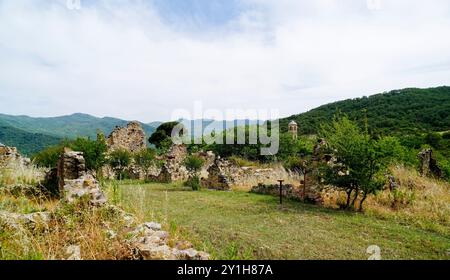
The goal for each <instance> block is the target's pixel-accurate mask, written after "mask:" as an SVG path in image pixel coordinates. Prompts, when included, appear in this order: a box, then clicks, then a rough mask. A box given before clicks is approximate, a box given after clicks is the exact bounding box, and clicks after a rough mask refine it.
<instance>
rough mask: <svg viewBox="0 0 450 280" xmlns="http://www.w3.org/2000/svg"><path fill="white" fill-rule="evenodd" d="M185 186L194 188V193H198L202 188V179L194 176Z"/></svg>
mask: <svg viewBox="0 0 450 280" xmlns="http://www.w3.org/2000/svg"><path fill="white" fill-rule="evenodd" d="M184 185H185V186H186V187H190V188H192V190H194V191H198V190H200V188H201V183H200V177H198V176H197V175H194V176H193V177H190V178H189V179H188V180H187V181H186V182H185V183H184Z"/></svg>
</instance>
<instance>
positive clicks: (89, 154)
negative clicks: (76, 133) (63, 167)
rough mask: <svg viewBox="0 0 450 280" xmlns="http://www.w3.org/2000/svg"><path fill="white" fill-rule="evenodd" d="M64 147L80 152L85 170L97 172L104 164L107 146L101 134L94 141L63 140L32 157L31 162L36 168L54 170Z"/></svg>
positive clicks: (86, 139) (84, 139)
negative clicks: (84, 162)
mask: <svg viewBox="0 0 450 280" xmlns="http://www.w3.org/2000/svg"><path fill="white" fill-rule="evenodd" d="M64 147H68V148H70V149H72V150H74V151H78V152H82V153H83V156H84V159H85V161H86V168H87V169H89V170H96V171H98V170H99V169H100V168H101V167H102V166H103V165H104V164H105V163H106V159H105V153H106V150H107V145H106V140H105V137H104V136H103V134H101V133H99V134H98V136H97V140H95V141H93V140H90V139H89V138H77V139H75V140H64V141H62V142H61V143H60V144H59V145H56V146H52V147H49V148H47V149H45V150H43V151H41V152H39V153H37V154H36V155H34V156H33V161H34V162H35V163H36V164H37V165H38V166H42V167H49V168H54V167H56V166H57V164H58V159H59V157H60V156H61V154H62V153H63V151H64Z"/></svg>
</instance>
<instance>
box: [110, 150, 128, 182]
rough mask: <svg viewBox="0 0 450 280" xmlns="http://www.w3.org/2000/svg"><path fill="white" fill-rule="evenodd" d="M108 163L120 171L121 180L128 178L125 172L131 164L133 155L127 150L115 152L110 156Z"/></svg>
mask: <svg viewBox="0 0 450 280" xmlns="http://www.w3.org/2000/svg"><path fill="white" fill-rule="evenodd" d="M108 162H109V164H110V165H111V167H112V168H113V169H115V170H117V171H118V174H117V175H118V176H119V178H120V179H122V178H123V177H122V176H125V177H127V174H126V173H125V172H124V170H125V169H126V168H127V167H128V166H129V165H130V163H131V154H130V152H128V151H127V150H125V149H118V150H115V151H113V152H111V153H110V154H109V160H108Z"/></svg>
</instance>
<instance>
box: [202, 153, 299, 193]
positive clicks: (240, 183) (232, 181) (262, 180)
mask: <svg viewBox="0 0 450 280" xmlns="http://www.w3.org/2000/svg"><path fill="white" fill-rule="evenodd" d="M278 180H285V181H286V182H287V183H294V182H299V181H300V179H299V178H298V176H297V175H296V174H294V173H292V172H289V171H287V170H286V169H285V168H284V167H282V166H281V165H279V166H274V167H272V168H258V167H240V166H238V165H236V164H234V163H233V162H231V161H228V160H226V159H220V158H217V159H215V161H214V164H212V165H211V166H210V167H209V168H208V177H207V178H204V179H203V180H202V186H204V187H207V188H209V189H215V190H230V189H231V188H233V187H252V186H256V185H258V184H272V183H274V182H277V181H278Z"/></svg>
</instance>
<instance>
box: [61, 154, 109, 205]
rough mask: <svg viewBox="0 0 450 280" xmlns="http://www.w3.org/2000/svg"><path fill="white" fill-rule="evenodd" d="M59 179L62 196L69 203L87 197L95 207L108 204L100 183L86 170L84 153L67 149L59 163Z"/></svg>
mask: <svg viewBox="0 0 450 280" xmlns="http://www.w3.org/2000/svg"><path fill="white" fill-rule="evenodd" d="M57 178H58V186H59V193H60V196H61V197H62V198H63V199H65V200H66V201H68V202H69V203H71V202H74V201H75V200H76V199H78V198H81V197H85V196H87V197H88V198H89V202H90V204H92V205H94V206H100V205H104V204H105V203H106V197H105V195H104V194H103V192H102V191H101V189H100V185H99V183H98V182H97V180H96V179H95V178H94V176H93V175H92V174H90V173H89V172H87V170H86V163H85V160H84V157H83V153H81V152H74V151H70V150H68V149H65V150H64V153H63V154H62V155H61V156H60V158H59V161H58V168H57Z"/></svg>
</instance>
